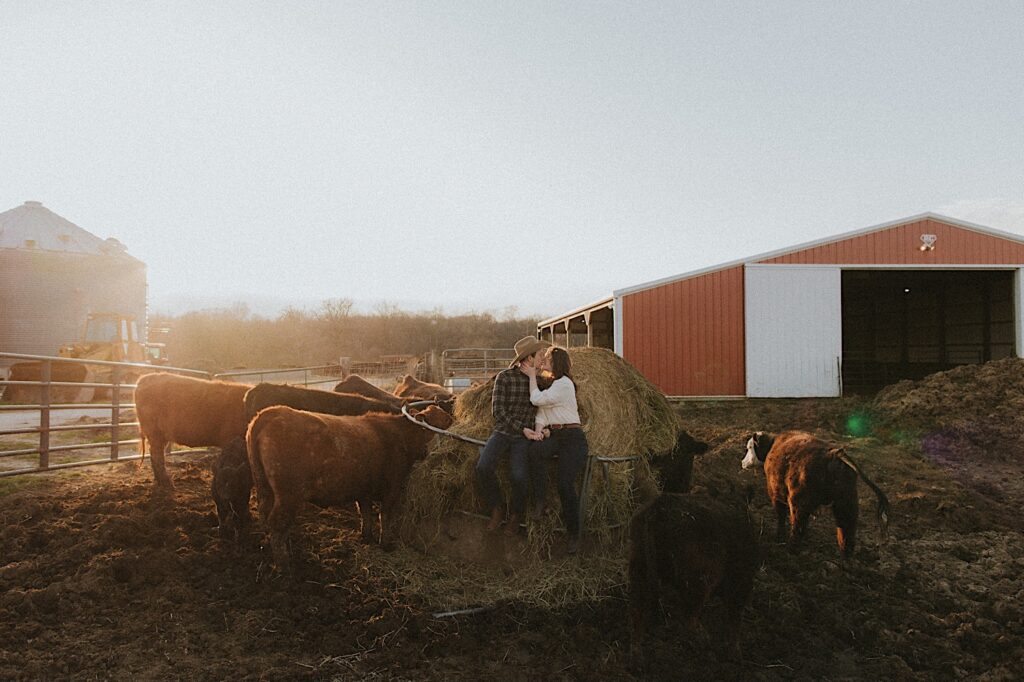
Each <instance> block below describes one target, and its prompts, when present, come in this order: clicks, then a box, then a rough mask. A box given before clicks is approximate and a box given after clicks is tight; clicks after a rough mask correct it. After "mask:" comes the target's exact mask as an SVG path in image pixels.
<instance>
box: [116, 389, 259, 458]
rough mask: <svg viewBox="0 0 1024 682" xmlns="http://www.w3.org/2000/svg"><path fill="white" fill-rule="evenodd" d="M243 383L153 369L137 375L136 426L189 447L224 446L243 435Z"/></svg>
mask: <svg viewBox="0 0 1024 682" xmlns="http://www.w3.org/2000/svg"><path fill="white" fill-rule="evenodd" d="M248 389H249V387H248V386H246V385H245V384H236V383H231V382H225V381H208V380H205V379H194V378H192V377H184V376H179V375H176V374H168V373H163V372H161V373H155V374H146V375H144V376H142V377H140V378H139V381H138V384H137V387H136V389H135V411H136V414H137V415H138V419H139V428H140V429H141V430H142V432H143V433H144V434H145V435H146V436H147V437H150V436H152V435H153V434H157V433H159V434H160V435H162V437H163V438H165V439H166V440H168V441H170V442H174V443H178V444H179V445H186V446H189V447H200V446H210V445H213V446H218V447H224V446H226V445H228V443H230V442H231V441H232V440H233V439H235V438H238V437H244V436H245V429H246V425H247V424H248V419H247V418H246V413H245V404H244V399H245V393H246V391H247V390H248Z"/></svg>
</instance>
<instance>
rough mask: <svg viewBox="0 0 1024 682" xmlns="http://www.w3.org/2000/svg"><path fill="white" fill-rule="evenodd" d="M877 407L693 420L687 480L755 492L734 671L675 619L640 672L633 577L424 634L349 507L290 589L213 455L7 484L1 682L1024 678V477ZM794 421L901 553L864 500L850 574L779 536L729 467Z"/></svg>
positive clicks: (334, 514) (319, 527)
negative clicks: (247, 539)
mask: <svg viewBox="0 0 1024 682" xmlns="http://www.w3.org/2000/svg"><path fill="white" fill-rule="evenodd" d="M867 412H868V409H867V407H866V406H865V405H864V404H862V403H859V402H857V401H854V400H843V401H834V400H833V401H811V400H801V401H736V402H721V403H699V404H697V403H692V404H686V405H683V406H681V407H680V408H679V413H680V418H681V419H682V421H683V424H684V425H685V426H686V427H687V428H688V430H690V431H691V432H692V433H693V434H695V435H697V436H699V437H701V438H703V439H705V440H707V441H708V442H709V443H710V444H711V445H712V450H711V451H710V452H709V453H708V454H707V455H705V456H704V457H703V458H701V459H700V460H699V461H698V463H697V466H696V471H695V483H696V484H697V485H699V486H702V487H708V488H711V489H713V490H715V491H718V492H719V493H720V494H731V492H730V491H732V490H733V489H736V490H740V491H742V489H743V488H745V487H746V486H748V485H753V487H754V490H755V497H754V500H753V502H752V504H751V508H750V513H751V518H752V519H753V520H754V521H755V523H756V524H757V525H758V527H759V528H760V529H761V530H762V541H763V547H764V567H763V569H762V570H761V571H760V572H759V574H758V576H757V582H756V585H755V590H754V596H753V600H752V604H751V606H750V607H749V608H748V610H747V611H746V613H745V620H744V629H743V633H742V642H743V647H742V648H743V657H742V659H736V658H734V657H731V656H729V655H728V653H727V652H726V651H725V650H724V648H723V647H722V646H721V645H720V644H719V642H720V641H721V634H722V633H721V619H720V610H719V608H718V607H717V605H716V604H712V607H711V608H710V610H709V612H708V613H707V614H706V616H705V619H704V622H705V627H704V629H702V630H701V631H698V632H696V633H691V632H687V631H685V630H684V629H683V628H682V627H681V626H680V624H679V623H678V622H676V621H674V620H671V619H669V620H668V622H667V623H666V624H665V625H663V626H661V627H660V628H658V629H656V630H655V631H654V632H652V633H651V640H650V645H649V649H648V655H649V659H650V661H651V667H650V669H649V670H648V671H646V673H644V674H642V675H640V674H637V673H636V671H633V670H631V669H630V668H629V667H628V656H627V655H626V654H627V649H628V627H627V621H626V617H625V603H624V601H623V594H624V589H623V585H622V584H621V583H619V584H617V585H611V586H608V587H606V588H603V589H602V590H601V591H600V594H599V595H598V598H597V599H595V600H589V601H586V602H580V603H576V604H572V605H570V606H567V607H564V608H558V609H545V608H541V607H534V606H525V605H523V604H522V603H521V602H520V603H516V602H507V603H499V604H494V605H489V606H490V607H491V608H489V609H488V610H485V611H483V612H481V613H476V614H470V615H462V616H455V617H444V618H434V617H433V616H432V615H431V614H432V612H433V611H434V605H432V604H429V603H425V602H424V601H423V600H422V599H421V598H419V597H417V596H416V595H415V594H409V593H408V592H407V590H405V589H404V585H405V583H404V582H403V580H402V577H401V576H398V575H394V574H383V573H381V572H379V571H376V570H375V569H374V566H376V565H377V563H376V562H375V561H374V553H375V552H379V551H380V550H379V549H377V548H375V547H369V548H367V547H363V546H361V545H360V544H359V543H358V542H357V531H358V519H357V516H356V515H355V514H354V513H353V512H352V511H349V510H311V511H310V513H309V514H308V515H307V516H306V517H305V530H306V532H307V535H308V536H309V543H308V546H309V553H308V554H307V563H306V565H305V567H304V568H302V569H301V570H300V571H299V572H298V574H297V575H296V576H293V577H281V576H280V575H277V574H275V573H273V572H272V571H271V570H270V561H269V555H268V553H267V551H266V550H264V549H263V548H261V546H260V544H259V542H258V539H257V540H256V541H254V542H253V543H252V544H251V545H249V546H246V547H243V548H239V547H235V546H233V545H230V544H226V543H223V542H222V541H221V540H220V539H219V536H218V533H217V528H216V527H215V516H214V515H213V505H212V502H211V501H210V496H209V492H208V491H209V482H210V474H209V464H210V456H208V455H206V456H195V455H193V456H189V457H181V458H173V457H172V458H171V463H172V466H171V473H172V476H173V477H174V479H175V482H176V485H177V488H176V492H175V494H174V496H173V498H167V497H164V496H154V495H153V494H152V493H151V473H150V470H149V466H148V460H147V462H146V465H145V466H144V468H141V469H140V468H138V467H137V465H136V464H135V463H124V464H117V465H105V466H102V467H95V468H90V469H82V470H73V471H67V472H63V473H60V474H51V475H45V476H31V477H17V478H10V479H0V679H61V678H75V679H94V678H103V679H109V678H114V679H125V678H129V677H131V678H134V679H211V680H213V679H268V680H276V679H340V680H347V679H435V680H441V679H473V680H476V679H486V678H491V679H502V680H504V679H512V680H517V679H523V680H526V679H540V678H543V679H598V678H602V679H636V678H638V677H639V678H650V679H681V678H686V679H707V680H724V679H735V680H776V679H784V680H821V679H831V680H878V679H887V680H939V679H941V680H946V679H957V678H962V679H971V680H979V679H980V680H1010V679H1019V675H1020V664H1021V661H1022V660H1024V534H1022V523H1021V520H1020V519H1021V514H1020V509H1021V506H1022V504H1024V482H1022V481H1024V478H1022V476H1021V474H1022V471H1021V469H1022V465H1021V462H1022V460H1020V459H1018V460H1016V461H1013V460H1011V461H1006V459H1005V458H1001V459H1000V460H999V461H998V462H991V463H988V462H985V461H984V460H983V459H981V458H977V457H974V458H957V457H955V456H948V453H946V455H945V456H943V457H930V458H929V456H928V455H926V454H925V452H924V451H923V450H922V449H921V447H920V441H921V437H922V435H921V434H918V435H913V436H911V435H908V434H905V433H900V434H898V437H897V436H894V435H893V434H892V432H891V431H885V432H879V433H877V434H875V435H871V434H872V430H871V428H870V424H868V425H867V428H866V429H864V428H861V427H862V426H863V425H864V422H865V420H866V421H868V422H870V416H865V415H866V414H867ZM851 419H853V420H859V421H858V422H857V424H859V425H858V426H857V427H856V428H851V426H850V425H851V423H854V422H852V421H851ZM787 427H799V428H808V429H811V430H816V431H818V432H820V433H822V434H823V435H826V436H828V437H831V438H835V439H837V440H841V441H843V442H845V443H846V444H847V447H848V451H849V452H850V453H852V454H853V456H854V457H855V458H856V459H857V460H858V461H859V462H860V463H861V464H862V465H863V467H864V469H865V470H866V471H867V472H868V473H869V475H870V476H872V478H873V479H874V480H875V481H876V482H877V483H878V484H879V485H880V486H881V487H882V488H883V489H884V490H886V491H887V493H888V495H889V497H890V500H891V502H892V504H893V510H894V513H893V520H892V527H891V530H892V532H891V534H890V537H889V538H888V540H887V541H885V542H883V541H882V538H881V537H880V534H879V532H878V526H877V524H876V523H875V521H874V504H875V501H874V497H873V495H871V493H870V492H869V491H868V490H867V488H866V487H865V486H861V522H862V523H861V528H862V531H861V534H860V536H859V538H858V539H859V541H860V547H859V548H858V552H857V555H856V557H855V558H854V559H853V560H851V561H848V562H845V563H844V562H841V561H840V560H839V557H838V554H837V552H836V548H835V540H834V531H833V527H832V525H831V518H830V515H829V513H828V511H822V512H821V513H820V514H819V515H818V517H817V518H816V520H815V521H814V522H813V523H812V524H811V530H810V538H809V542H808V545H807V547H806V548H805V550H804V551H803V552H802V553H801V554H799V555H797V556H793V555H790V554H789V553H788V552H786V551H785V549H784V548H782V547H779V546H776V545H774V544H773V543H772V542H771V538H772V537H773V533H774V516H773V514H772V513H771V510H770V509H769V507H768V505H767V500H766V497H765V494H764V478H763V475H762V474H761V473H760V472H746V473H741V472H740V468H739V460H740V458H741V456H742V444H743V442H744V440H745V435H746V434H747V433H749V432H750V431H752V430H755V429H767V430H778V429H781V428H787ZM851 431H852V432H856V433H858V434H867V435H862V436H861V437H858V438H852V437H850V436H849V435H848V433H850V432H851ZM923 435H927V434H923ZM399 551H410V550H399ZM572 560H573V559H561V560H559V561H572ZM577 560H578V561H582V562H586V561H588V555H587V553H586V552H584V553H583V554H582V555H581V556H580V557H579V558H578V559H577ZM669 615H671V614H669Z"/></svg>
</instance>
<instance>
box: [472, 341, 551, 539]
mask: <svg viewBox="0 0 1024 682" xmlns="http://www.w3.org/2000/svg"><path fill="white" fill-rule="evenodd" d="M550 345H551V344H550V343H548V342H547V341H541V340H540V339H535V338H534V337H532V336H527V337H525V338H522V339H519V340H518V341H516V345H515V351H516V358H515V360H513V361H512V364H510V365H509V368H508V369H506V370H504V371H502V372H500V373H499V374H498V376H497V377H495V379H494V392H493V393H492V394H491V414H492V415H494V431H493V432H492V433H491V436H490V438H488V439H487V443H486V445H484V447H483V448H482V449H481V450H480V459H479V460H478V461H477V463H476V480H477V484H478V486H479V488H480V494H481V496H482V497H483V498H484V502H485V504H486V505H487V510H488V512H489V513H490V520H489V521H488V522H487V530H488V531H491V532H493V531H495V530H497V529H498V527H499V526H500V525H501V521H502V518H503V517H504V515H505V513H504V508H505V502H504V499H503V497H502V495H501V488H500V487H499V486H498V476H497V474H496V471H497V468H498V461H499V460H500V459H501V456H502V455H504V454H505V453H506V452H507V453H508V461H509V478H510V479H511V481H512V513H511V515H510V516H509V518H508V523H507V525H506V526H505V534H506V535H515V534H516V532H518V530H519V521H520V519H522V518H523V517H524V515H525V513H526V494H527V490H528V487H529V469H528V466H529V465H528V452H529V444H530V438H531V435H532V434H533V427H534V423H535V421H536V417H537V408H536V407H534V406H533V403H531V402H530V378H529V376H527V374H526V372H525V371H524V370H525V369H526V368H528V367H533V366H534V365H535V363H536V362H537V354H538V353H539V352H540V351H543V350H545V349H546V348H548V347H549V346H550Z"/></svg>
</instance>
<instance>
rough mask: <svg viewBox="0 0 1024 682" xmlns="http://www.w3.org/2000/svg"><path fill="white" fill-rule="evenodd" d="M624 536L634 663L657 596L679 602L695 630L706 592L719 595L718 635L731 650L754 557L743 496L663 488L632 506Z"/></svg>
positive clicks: (751, 580) (756, 560) (750, 587)
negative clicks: (722, 629)
mask: <svg viewBox="0 0 1024 682" xmlns="http://www.w3.org/2000/svg"><path fill="white" fill-rule="evenodd" d="M629 537H630V551H629V609H630V621H631V625H632V628H631V646H630V650H631V651H630V653H631V656H632V659H633V664H634V665H637V666H641V667H642V666H643V664H644V660H643V659H644V655H643V638H644V632H645V630H646V626H647V623H648V622H649V621H650V620H653V618H654V616H655V615H656V614H657V613H658V612H659V611H660V610H661V609H660V608H659V606H660V603H661V602H664V604H665V606H666V607H669V609H668V610H671V609H672V607H675V608H678V609H679V611H680V613H681V615H682V616H683V618H684V619H685V621H686V624H687V626H688V627H689V628H690V629H691V630H693V629H696V628H697V626H698V625H699V618H700V613H701V610H702V608H703V606H704V604H705V603H706V602H707V601H708V599H710V598H711V596H712V595H717V596H719V597H720V598H721V599H722V601H723V602H724V603H725V607H726V615H727V625H728V627H729V632H728V633H727V634H726V635H725V637H724V639H725V640H726V641H727V643H728V644H729V645H730V647H731V649H732V650H733V652H734V653H735V652H737V649H738V646H739V628H740V617H741V614H742V612H743V607H744V606H746V604H747V602H748V601H750V594H751V591H752V590H753V585H754V574H755V573H756V572H757V567H758V564H759V562H760V551H759V549H758V545H757V538H756V536H755V534H754V529H753V527H752V525H751V523H750V521H749V520H748V518H747V513H746V508H745V505H743V503H742V500H741V499H740V498H739V497H738V496H737V498H736V499H735V500H730V501H726V500H724V499H717V498H714V497H712V496H709V495H707V494H676V493H663V494H661V495H659V496H658V497H656V498H654V499H653V500H652V501H650V502H648V503H647V504H645V505H643V506H642V507H640V508H639V509H638V510H637V511H636V513H635V514H634V515H633V518H632V520H631V521H630V524H629Z"/></svg>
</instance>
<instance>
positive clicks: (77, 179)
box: [0, 0, 1024, 317]
mask: <svg viewBox="0 0 1024 682" xmlns="http://www.w3.org/2000/svg"><path fill="white" fill-rule="evenodd" d="M1022 35H1024V2H1021V1H1020V0H1014V1H1012V2H971V3H964V2H938V1H931V2H891V0H890V1H886V2H869V3H863V2H844V3H832V2H817V1H816V2H785V3H777V2H724V1H717V0H716V1H712V0H707V1H697V2H688V3H681V2H665V3H655V2H578V3H557V2H520V1H517V2H513V3H509V2H443V1H440V0H433V1H430V2H403V3H391V2H360V3H346V2H301V1H300V2H287V3H284V2H281V3H251V2H217V3H209V2H186V1H176V2H95V3H68V2H46V1H41V0H31V1H27V2H22V1H20V0H17V1H11V0H0V211H3V210H7V209H8V208H13V207H15V206H18V205H20V204H21V203H23V202H24V201H26V200H37V201H41V202H42V203H43V204H44V205H45V206H46V207H47V208H49V209H51V210H53V211H54V212H56V213H58V214H60V215H61V216H63V217H65V218H67V219H68V220H71V221H72V222H74V223H76V224H77V225H79V226H81V227H83V228H85V229H87V230H89V231H90V232H92V233H94V234H96V235H98V236H100V237H102V238H107V237H116V238H117V239H119V240H120V241H122V242H123V243H124V244H125V245H126V246H127V247H128V250H129V252H130V253H131V254H132V255H134V256H136V257H137V258H139V259H141V260H142V261H144V262H145V263H146V264H147V266H148V278H149V293H150V307H151V310H153V311H155V312H165V313H173V314H179V313H181V312H184V311H186V310H188V309H193V308H205V307H219V306H227V305H231V304H233V303H236V302H241V303H245V304H247V305H249V307H250V309H251V310H253V311H254V312H257V313H259V314H264V315H268V316H272V315H274V314H276V313H277V312H278V311H280V310H281V309H283V308H284V307H286V306H295V307H301V308H314V307H316V306H317V304H318V302H320V301H322V300H325V299H330V298H349V299H352V300H353V301H355V302H356V304H357V307H359V308H363V309H365V310H368V311H372V310H373V309H374V308H375V307H376V306H380V305H381V304H383V303H386V304H393V305H398V306H400V307H403V308H405V309H407V310H427V309H434V308H441V309H442V310H443V311H444V312H447V313H458V312H465V311H469V310H475V311H487V310H491V311H500V310H508V309H510V307H514V308H515V310H516V311H518V312H519V313H520V314H524V315H534V314H535V315H539V316H541V317H547V316H549V315H554V314H558V313H560V312H564V311H566V310H568V309H571V308H575V307H577V306H580V305H583V304H586V303H590V302H592V301H595V300H597V299H600V298H602V297H605V296H608V295H610V294H611V293H612V291H614V290H616V289H621V288H625V287H629V286H632V285H635V284H639V283H642V282H646V281H650V280H654V279H659V278H662V277H668V276H671V275H675V274H679V273H682V272H686V271H688V270H693V269H697V268H702V267H706V266H710V265H714V264H716V263H720V262H726V261H730V260H734V259H737V258H742V257H744V256H747V255H752V254H757V253H761V252H765V251H771V250H774V249H778V248H782V247H786V246H790V245H794V244H798V243H801V242H805V241H809V240H814V239H820V238H823V237H827V236H829V235H832V234H838V233H841V232H845V231H848V230H853V229H859V228H863V227H867V226H870V225H875V224H879V223H883V222H888V221H892V220H895V219H898V218H903V217H908V216H911V215H916V214H919V213H923V212H926V211H932V212H937V213H941V214H945V215H949V216H951V217H954V218H959V219H962V220H968V221H971V222H976V223H980V224H983V225H987V226H990V227H995V228H999V229H1003V230H1007V231H1010V232H1016V233H1021V234H1024V49H1022V47H1021V36H1022Z"/></svg>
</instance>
